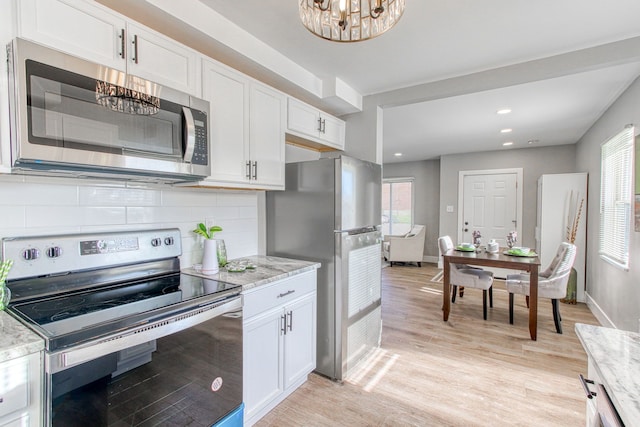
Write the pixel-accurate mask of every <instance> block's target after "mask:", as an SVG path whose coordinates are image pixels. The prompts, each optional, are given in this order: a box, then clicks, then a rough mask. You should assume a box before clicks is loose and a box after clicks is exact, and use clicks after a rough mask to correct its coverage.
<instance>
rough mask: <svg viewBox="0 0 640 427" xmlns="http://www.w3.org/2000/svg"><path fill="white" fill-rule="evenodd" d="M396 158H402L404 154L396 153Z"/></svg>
mask: <svg viewBox="0 0 640 427" xmlns="http://www.w3.org/2000/svg"><path fill="white" fill-rule="evenodd" d="M394 156H396V157H402V153H395V154H394Z"/></svg>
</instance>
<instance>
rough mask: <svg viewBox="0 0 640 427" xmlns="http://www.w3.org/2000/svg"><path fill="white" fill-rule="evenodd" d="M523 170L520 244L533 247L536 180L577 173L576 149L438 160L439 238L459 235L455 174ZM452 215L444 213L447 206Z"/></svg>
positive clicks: (540, 149) (563, 147) (525, 150)
mask: <svg viewBox="0 0 640 427" xmlns="http://www.w3.org/2000/svg"><path fill="white" fill-rule="evenodd" d="M508 168H522V170H523V177H522V179H523V181H524V182H523V183H522V185H523V216H522V222H523V224H522V237H521V239H520V242H521V243H522V244H523V245H525V246H529V247H535V234H534V233H535V226H536V199H537V180H538V178H539V177H540V175H542V174H546V173H568V172H581V170H576V146H575V145H561V146H554V147H537V148H523V149H515V150H513V149H511V150H509V149H506V150H501V151H490V152H484V153H468V154H454V155H449V156H443V157H442V158H441V159H440V171H441V173H440V208H439V209H440V211H439V212H440V214H439V217H440V235H446V234H448V235H450V236H452V238H454V239H455V237H454V236H457V235H458V225H457V222H458V173H459V172H460V171H468V170H485V169H508ZM447 205H453V206H454V212H453V213H447V212H446V206H447Z"/></svg>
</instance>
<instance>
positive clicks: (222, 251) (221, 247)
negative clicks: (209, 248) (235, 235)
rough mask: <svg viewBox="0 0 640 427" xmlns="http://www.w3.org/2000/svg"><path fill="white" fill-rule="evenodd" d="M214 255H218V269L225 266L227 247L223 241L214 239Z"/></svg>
mask: <svg viewBox="0 0 640 427" xmlns="http://www.w3.org/2000/svg"><path fill="white" fill-rule="evenodd" d="M216 254H217V255H218V265H219V266H220V267H224V266H225V265H227V247H226V246H225V244H224V240H223V239H216Z"/></svg>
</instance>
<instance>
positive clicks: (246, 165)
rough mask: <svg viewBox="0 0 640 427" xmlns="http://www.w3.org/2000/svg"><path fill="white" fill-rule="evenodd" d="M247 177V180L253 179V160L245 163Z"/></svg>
mask: <svg viewBox="0 0 640 427" xmlns="http://www.w3.org/2000/svg"><path fill="white" fill-rule="evenodd" d="M244 166H245V172H246V174H245V176H246V177H247V179H251V160H247V162H246V163H245V165H244Z"/></svg>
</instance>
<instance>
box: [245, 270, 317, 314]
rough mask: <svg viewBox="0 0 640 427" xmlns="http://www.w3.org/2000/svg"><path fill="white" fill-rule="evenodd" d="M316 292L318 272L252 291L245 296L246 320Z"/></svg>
mask: <svg viewBox="0 0 640 427" xmlns="http://www.w3.org/2000/svg"><path fill="white" fill-rule="evenodd" d="M315 290H316V270H313V271H308V272H305V273H302V274H298V275H295V276H291V277H287V278H286V279H282V280H280V281H277V282H274V283H272V284H268V285H263V286H259V287H257V288H254V289H251V290H249V291H247V292H246V293H245V294H244V308H243V311H244V313H243V315H244V318H245V320H246V319H249V318H251V317H253V316H255V315H256V314H260V313H262V312H263V311H266V310H269V309H271V308H274V307H279V306H283V305H286V304H287V303H288V302H289V301H293V300H295V299H298V298H300V297H302V296H303V295H306V294H308V293H310V292H314V291H315Z"/></svg>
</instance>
